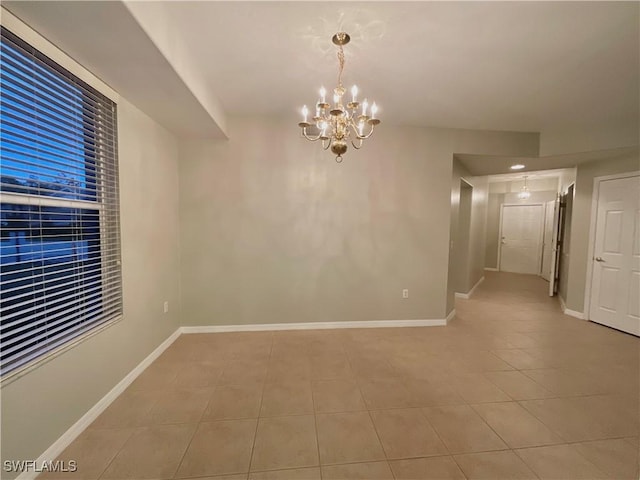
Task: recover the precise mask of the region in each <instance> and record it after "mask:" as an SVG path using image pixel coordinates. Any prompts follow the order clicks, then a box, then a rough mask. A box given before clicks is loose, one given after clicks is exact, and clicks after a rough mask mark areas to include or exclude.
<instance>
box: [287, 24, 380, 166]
mask: <svg viewBox="0 0 640 480" xmlns="http://www.w3.org/2000/svg"><path fill="white" fill-rule="evenodd" d="M350 40H351V38H350V37H349V35H348V34H346V33H344V32H338V33H336V34H335V35H334V36H333V37H332V38H331V41H332V42H333V43H334V44H335V45H336V46H337V47H338V64H339V68H338V86H337V87H336V88H334V89H333V104H330V103H327V99H326V95H327V91H326V90H325V89H324V87H322V88H321V89H320V98H319V99H318V103H316V109H315V112H314V113H315V115H314V116H313V117H311V119H309V109H308V108H307V106H306V105H305V106H304V107H302V117H303V120H302V122H300V123H298V126H299V127H300V128H301V129H302V136H303V137H304V138H306V139H307V140H310V141H312V142H316V141H318V140H320V141H321V142H322V147H323V148H324V149H325V150H327V149H328V148H329V147H331V151H332V152H333V153H335V154H336V162H338V163H340V162H342V155H343V154H344V153H345V152H346V151H347V141H350V142H351V145H353V147H354V148H355V149H359V148H360V147H362V142H363V140H365V139H367V138H369V137H370V136H371V135H372V134H373V129H374V128H375V126H376V125H378V124H379V123H380V119H378V118H376V113H377V111H378V106H377V105H376V104H375V102H374V103H373V104H372V105H371V108H370V109H369V102H367V100H366V99H365V100H363V101H362V103H360V102H358V87H356V86H355V85H354V86H353V87H351V101H349V102H347V103H346V106H345V99H344V95H345V93H346V89H345V88H344V86H343V85H342V71H343V70H344V50H343V49H342V47H343V46H344V45H346V44H347V43H349V41H350ZM312 125H313V126H314V127H315V128H316V129H317V133H316V134H310V133H309V127H311V126H312Z"/></svg>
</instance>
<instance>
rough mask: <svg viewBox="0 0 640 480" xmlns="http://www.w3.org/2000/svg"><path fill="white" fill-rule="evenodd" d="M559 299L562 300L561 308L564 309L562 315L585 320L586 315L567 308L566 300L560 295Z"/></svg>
mask: <svg viewBox="0 0 640 480" xmlns="http://www.w3.org/2000/svg"><path fill="white" fill-rule="evenodd" d="M558 299H559V300H560V308H561V309H562V313H564V314H565V315H569V316H571V317H575V318H579V319H580V320H584V313H582V312H577V311H576V310H571V309H569V308H567V305H566V304H565V303H564V298H562V297H561V296H560V295H558Z"/></svg>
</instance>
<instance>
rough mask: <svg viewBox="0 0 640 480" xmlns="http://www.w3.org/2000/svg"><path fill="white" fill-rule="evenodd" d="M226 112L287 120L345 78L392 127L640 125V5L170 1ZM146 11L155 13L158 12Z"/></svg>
mask: <svg viewBox="0 0 640 480" xmlns="http://www.w3.org/2000/svg"><path fill="white" fill-rule="evenodd" d="M163 5H164V8H166V9H168V11H169V12H170V18H171V19H172V23H173V24H174V25H175V26H176V31H177V32H179V33H180V35H181V36H182V39H183V40H184V41H185V42H186V44H188V45H189V46H190V49H191V52H192V54H193V56H194V58H197V59H198V60H199V62H200V65H201V67H202V69H203V72H204V73H205V77H206V78H207V79H208V81H209V82H210V86H211V88H212V89H214V91H215V92H216V93H217V95H218V97H219V98H220V100H221V102H222V104H223V106H224V107H225V109H226V111H227V112H228V113H231V114H247V115H248V114H252V115H253V114H269V115H280V114H287V113H290V112H294V111H296V112H297V111H298V109H299V108H300V107H301V106H302V104H305V103H306V104H313V103H314V102H315V101H317V98H316V95H317V89H318V88H319V87H320V86H321V85H324V86H325V87H327V88H333V86H334V85H335V77H336V70H337V61H336V59H335V53H336V50H335V47H334V46H333V45H332V44H331V42H330V38H331V36H332V35H333V34H334V33H335V32H336V31H338V30H340V29H344V30H345V31H347V32H348V33H350V34H351V36H352V42H351V43H350V44H349V45H348V46H347V47H346V55H347V65H346V70H345V79H346V83H347V84H349V85H351V84H352V83H357V84H358V86H359V87H360V88H361V90H362V91H363V93H364V95H366V96H368V97H369V98H370V99H375V100H376V101H378V102H379V104H380V105H381V107H382V110H381V116H382V118H383V119H384V120H387V121H389V122H392V123H395V124H409V125H422V126H441V127H454V128H470V129H490V130H515V131H534V132H540V131H545V130H550V129H569V128H570V129H576V128H579V127H582V126H587V125H588V126H591V127H593V126H597V125H600V124H607V125H609V126H610V125H611V124H627V123H629V122H634V123H635V124H637V122H638V104H639V102H640V99H639V91H638V86H639V85H640V83H639V57H640V47H639V41H638V39H639V28H640V27H639V21H638V20H639V16H638V12H639V4H638V2H626V3H625V2H586V3H582V2H357V3H352V2H338V3H336V2H189V1H181V2H163ZM149 8H152V6H151V5H150V6H149Z"/></svg>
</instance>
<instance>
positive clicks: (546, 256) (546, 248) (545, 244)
mask: <svg viewBox="0 0 640 480" xmlns="http://www.w3.org/2000/svg"><path fill="white" fill-rule="evenodd" d="M555 205H556V202H555V200H551V201H550V202H547V203H546V204H545V206H544V233H543V235H542V270H541V271H540V275H541V276H542V278H544V279H545V280H546V281H547V282H549V281H551V264H552V256H553V211H554V208H555Z"/></svg>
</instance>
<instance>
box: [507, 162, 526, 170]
mask: <svg viewBox="0 0 640 480" xmlns="http://www.w3.org/2000/svg"><path fill="white" fill-rule="evenodd" d="M510 168H511V170H522V169H523V168H524V165H522V164H520V163H518V164H517V165H511V167H510Z"/></svg>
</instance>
